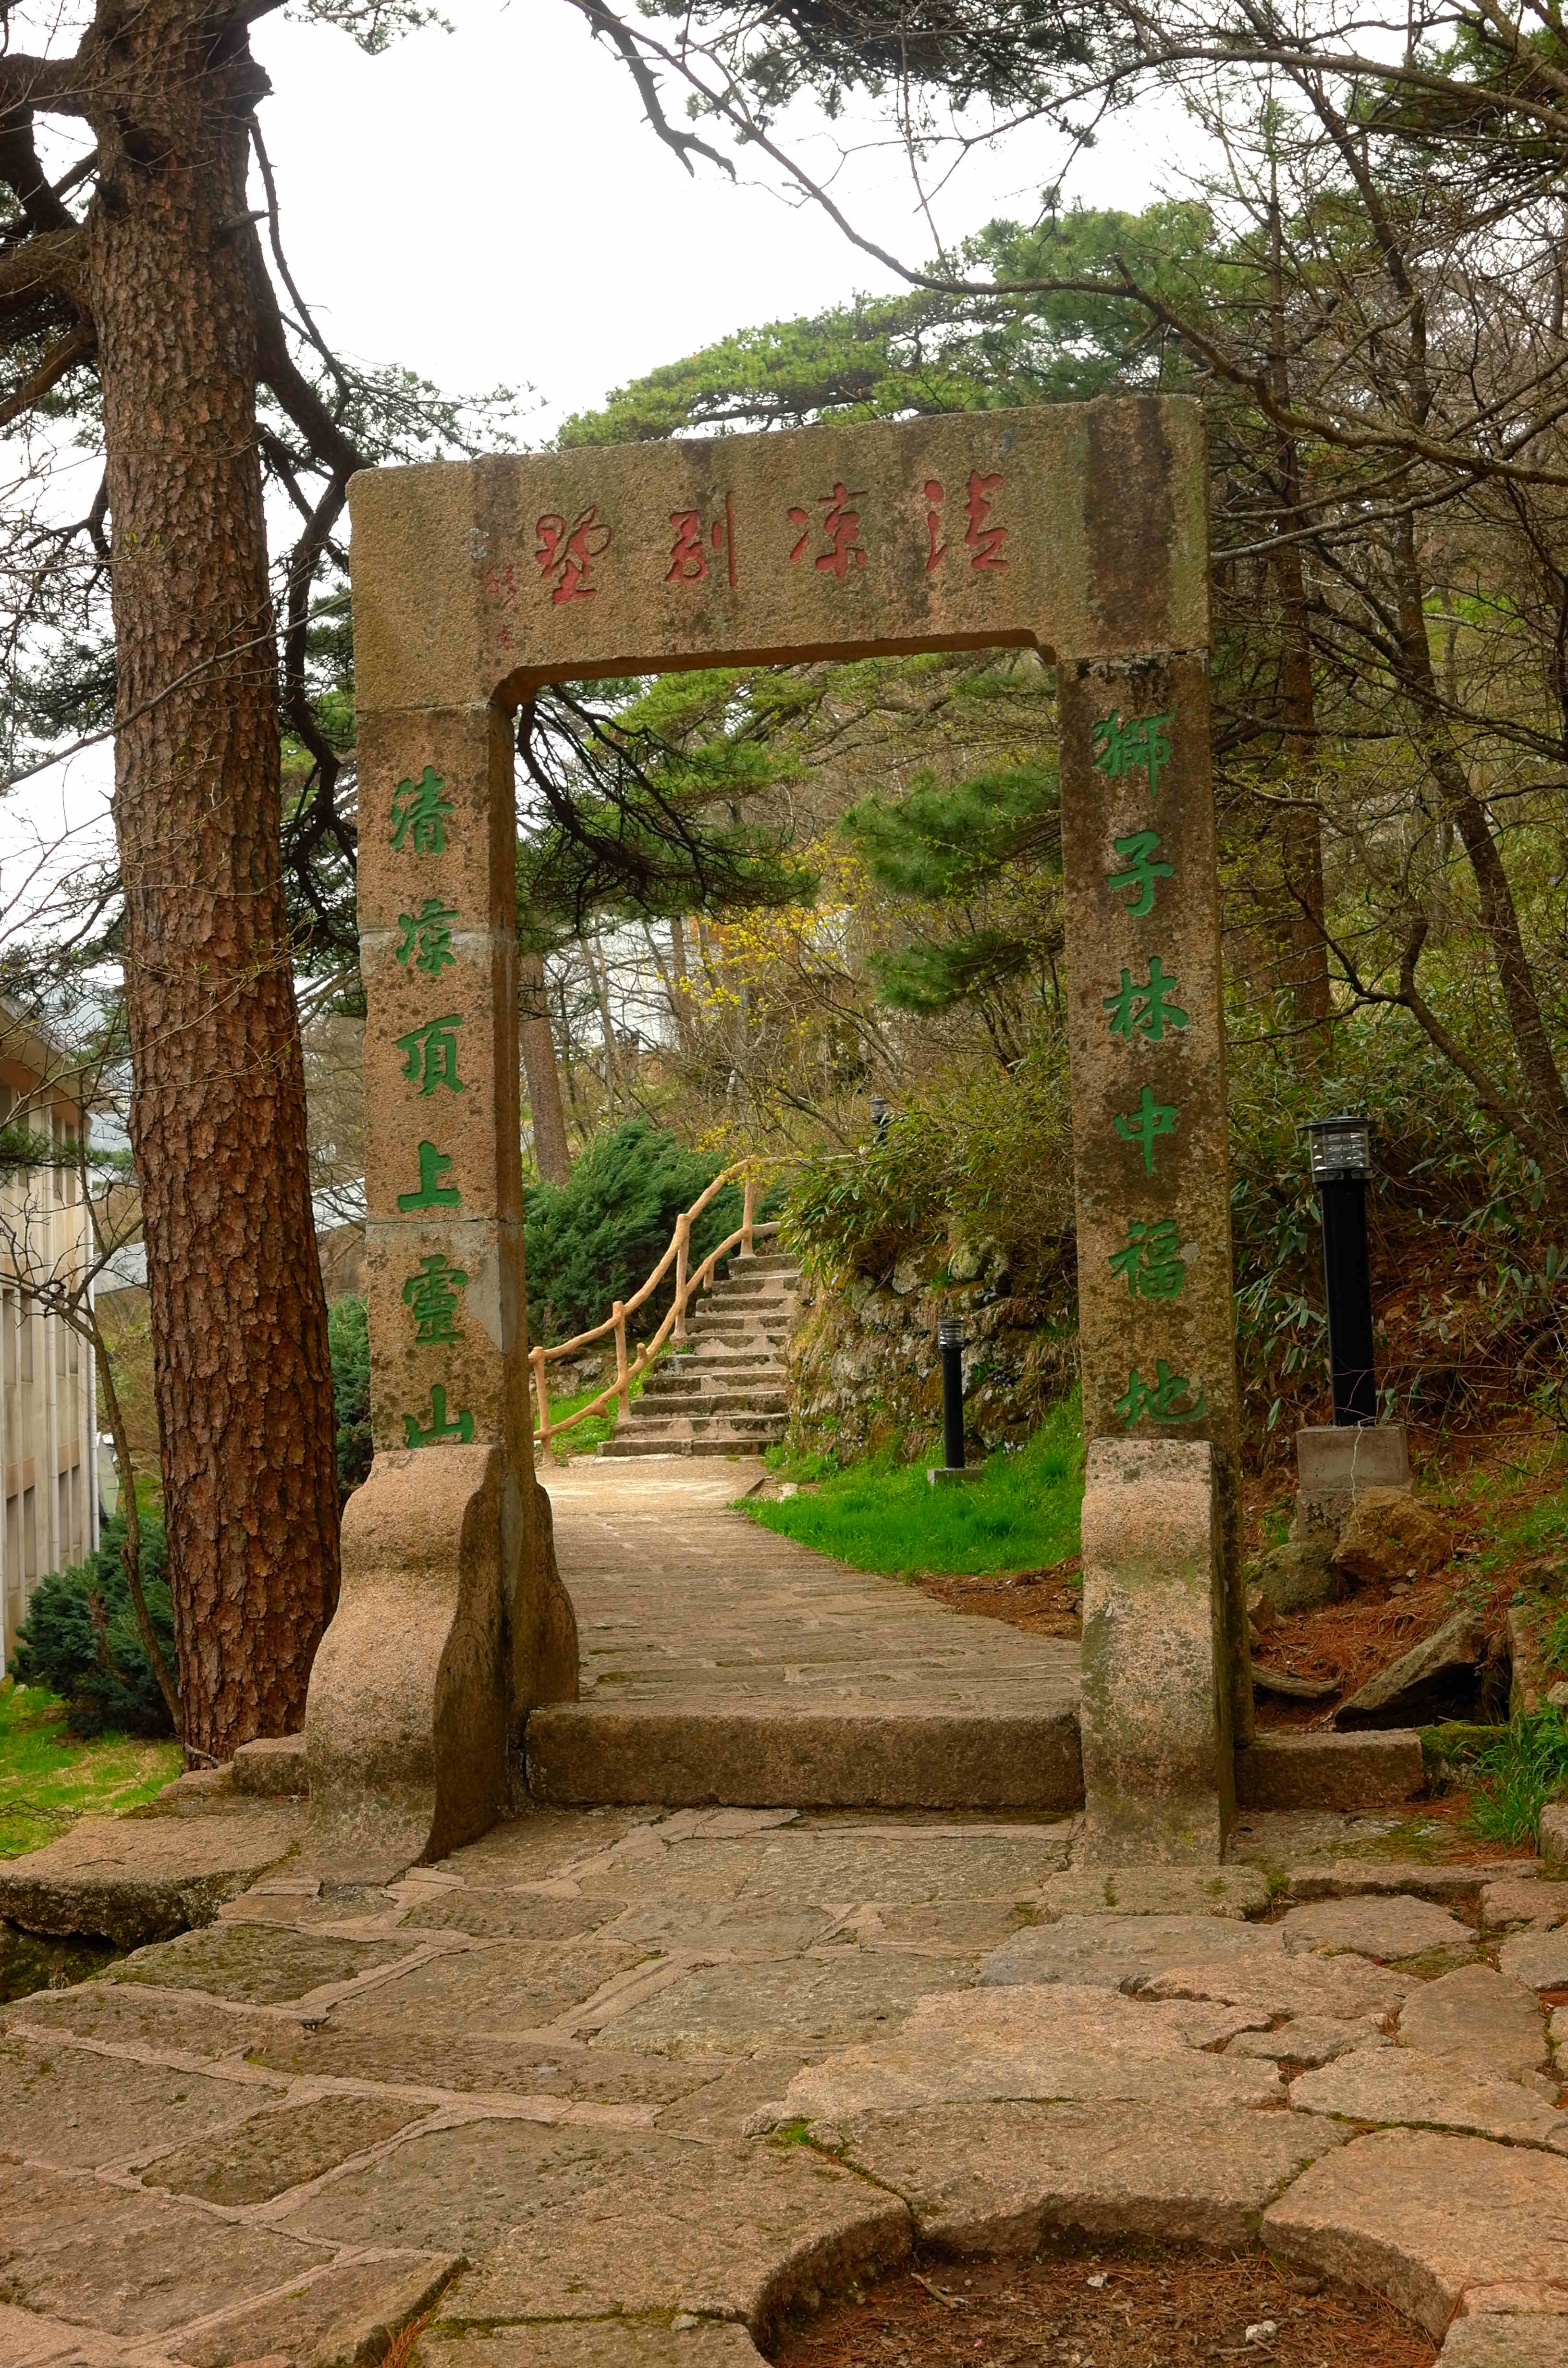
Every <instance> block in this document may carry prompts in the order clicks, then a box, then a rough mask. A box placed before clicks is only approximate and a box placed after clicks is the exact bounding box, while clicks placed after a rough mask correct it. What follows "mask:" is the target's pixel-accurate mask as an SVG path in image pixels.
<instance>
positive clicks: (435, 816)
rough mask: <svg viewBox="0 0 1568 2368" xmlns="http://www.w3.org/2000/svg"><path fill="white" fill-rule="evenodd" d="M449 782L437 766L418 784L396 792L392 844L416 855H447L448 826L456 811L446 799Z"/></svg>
mask: <svg viewBox="0 0 1568 2368" xmlns="http://www.w3.org/2000/svg"><path fill="white" fill-rule="evenodd" d="M446 786H447V785H446V783H445V781H444V780H442V779H441V776H440V774H439V773H437V770H436V768H435V767H434V765H426V768H425V770H424V771H423V773H421V775H420V776H419V779H418V780H416V781H400V782H399V783H398V785H397V787H396V789H395V790H394V791H392V845H393V847H395V848H397V849H398V850H399V851H400V853H401V852H402V850H403V848H409V849H411V850H412V852H413V853H414V854H415V855H441V854H444V853H445V852H446V846H447V824H448V822H449V819H450V817H451V815H452V814H453V812H454V811H455V809H454V808H453V806H452V803H451V801H450V800H449V798H446V797H444V796H443V795H442V791H444V790H445V788H446Z"/></svg>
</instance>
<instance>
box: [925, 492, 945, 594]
mask: <svg viewBox="0 0 1568 2368" xmlns="http://www.w3.org/2000/svg"><path fill="white" fill-rule="evenodd" d="M947 498H948V496H947V491H946V488H945V487H944V486H943V485H941V484H939V483H938V481H937V479H936V478H935V477H927V478H926V575H930V573H931V570H932V569H933V567H935V566H936V565H937V562H938V561H939V560H942V559H945V558H946V557H947V552H948V546H947V544H946V543H945V542H944V541H942V540H941V534H942V521H941V519H940V518H939V517H938V516H937V512H938V511H939V510H940V508H941V507H942V504H943V503H944V502H945V501H946V500H947Z"/></svg>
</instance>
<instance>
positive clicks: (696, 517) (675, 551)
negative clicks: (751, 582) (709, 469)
mask: <svg viewBox="0 0 1568 2368" xmlns="http://www.w3.org/2000/svg"><path fill="white" fill-rule="evenodd" d="M670 524H671V525H672V526H673V527H674V529H675V530H676V539H675V541H674V542H673V543H672V544H671V546H670V564H669V567H668V569H667V571H666V573H665V583H666V584H700V583H701V582H702V580H703V578H704V577H705V576H706V575H707V573H708V553H707V552H705V551H704V549H703V547H702V541H703V535H702V513H701V511H700V510H672V511H671V512H670ZM708 541H709V542H710V544H711V545H712V549H713V559H714V564H715V565H717V564H718V563H719V561H720V560H721V559H722V560H723V562H724V565H725V569H726V572H727V574H728V575H729V578H730V583H731V586H732V588H733V586H734V585H735V584H736V582H737V581H738V580H739V579H738V573H737V569H736V565H735V506H734V502H733V499H732V497H731V496H730V495H728V494H726V495H725V496H724V515H723V517H722V518H715V519H714V521H713V523H712V525H711V526H710V528H709V529H708Z"/></svg>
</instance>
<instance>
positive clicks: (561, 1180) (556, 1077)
mask: <svg viewBox="0 0 1568 2368" xmlns="http://www.w3.org/2000/svg"><path fill="white" fill-rule="evenodd" d="M517 997H518V1006H519V1008H518V1014H517V1042H518V1044H519V1045H520V1047H521V1049H522V1055H523V1074H524V1076H526V1077H527V1079H528V1112H529V1115H530V1116H531V1118H532V1120H533V1130H534V1158H535V1160H536V1162H537V1163H538V1167H539V1172H540V1175H541V1176H542V1177H543V1178H544V1180H545V1182H546V1183H547V1184H569V1183H570V1182H571V1180H572V1153H571V1150H570V1148H569V1147H568V1144H567V1141H566V1112H565V1110H564V1109H563V1108H562V1100H561V1073H560V1071H559V1070H558V1069H557V1067H556V1065H555V1039H554V1038H553V1036H551V1032H550V1003H549V999H548V995H547V992H546V988H545V983H544V963H543V961H542V959H541V958H540V955H538V954H519V955H518V957H517Z"/></svg>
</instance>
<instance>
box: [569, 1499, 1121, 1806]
mask: <svg viewBox="0 0 1568 2368" xmlns="http://www.w3.org/2000/svg"><path fill="white" fill-rule="evenodd" d="M761 1475H762V1466H761V1464H760V1463H757V1462H756V1461H755V1460H753V1459H744V1460H739V1459H737V1460H734V1461H731V1462H725V1463H692V1462H690V1461H687V1460H686V1459H684V1458H682V1457H678V1456H673V1457H670V1458H667V1459H665V1460H653V1461H648V1462H640V1463H635V1464H627V1463H601V1462H599V1461H598V1460H597V1458H594V1457H587V1456H584V1457H579V1458H578V1459H577V1460H576V1461H575V1462H574V1463H569V1464H566V1465H563V1466H556V1465H548V1466H547V1467H546V1468H545V1469H544V1470H543V1472H542V1474H541V1477H542V1478H543V1480H544V1483H545V1486H546V1487H547V1488H548V1489H549V1492H550V1498H551V1509H552V1512H553V1516H554V1525H555V1543H556V1552H557V1555H558V1557H559V1561H560V1565H561V1571H562V1577H563V1578H564V1580H565V1582H566V1585H567V1588H568V1589H569V1591H570V1593H571V1596H572V1600H573V1604H574V1607H575V1610H576V1613H577V1629H578V1638H579V1644H580V1650H581V1662H582V1680H581V1682H582V1699H581V1700H580V1701H579V1702H571V1703H562V1704H558V1705H556V1706H554V1707H552V1708H551V1709H548V1710H545V1711H542V1712H538V1713H535V1715H534V1716H533V1717H532V1718H531V1719H530V1720H529V1722H528V1780H529V1783H530V1785H531V1787H532V1789H533V1791H534V1793H536V1795H537V1796H538V1797H539V1798H540V1799H543V1800H547V1801H558V1802H606V1801H626V1802H637V1801H642V1800H646V1799H647V1798H648V1797H649V1796H650V1794H652V1795H653V1798H655V1799H657V1800H660V1801H663V1802H665V1804H668V1805H672V1806H674V1805H680V1804H693V1805H695V1804H703V1803H707V1802H710V1801H711V1802H722V1801H751V1802H778V1803H779V1804H784V1805H788V1806H812V1805H818V1806H821V1805H827V1804H878V1805H885V1806H888V1807H907V1806H911V1805H914V1806H917V1807H921V1806H926V1807H949V1808H951V1807H962V1808H971V1807H974V1808H993V1809H996V1808H1028V1809H1057V1810H1067V1809H1071V1808H1074V1807H1075V1806H1076V1805H1077V1804H1078V1803H1079V1802H1081V1800H1082V1798H1083V1769H1082V1762H1081V1759H1080V1756H1079V1747H1078V1647H1077V1645H1076V1644H1075V1643H1074V1642H1072V1641H1070V1640H1067V1639H1063V1638H1060V1637H1051V1636H1031V1635H1026V1634H1023V1633H1022V1631H1020V1630H1018V1629H1016V1628H1012V1627H1007V1626H1005V1625H1003V1624H1002V1623H1001V1622H996V1621H994V1620H975V1619H968V1618H965V1617H964V1616H963V1615H962V1614H960V1613H959V1612H955V1611H949V1610H948V1608H947V1607H946V1606H945V1605H943V1604H939V1603H935V1602H933V1601H932V1600H931V1599H930V1598H929V1597H928V1596H926V1595H925V1594H923V1593H922V1592H921V1590H920V1589H919V1588H916V1587H910V1586H906V1585H904V1584H903V1582H902V1581H901V1580H899V1579H896V1578H883V1577H875V1576H873V1575H871V1574H870V1573H868V1572H865V1571H855V1570H850V1569H848V1568H846V1566H845V1565H843V1564H841V1563H836V1562H834V1561H832V1560H831V1559H830V1558H829V1557H828V1556H827V1555H825V1554H812V1553H811V1552H810V1551H809V1550H808V1549H807V1548H806V1547H804V1546H801V1545H798V1544H797V1543H795V1542H794V1541H793V1540H792V1539H790V1538H784V1537H779V1536H778V1535H777V1533H776V1532H775V1531H771V1530H767V1529H764V1528H762V1527H761V1526H760V1524H758V1523H756V1522H753V1521H749V1520H744V1519H740V1518H737V1516H736V1515H735V1514H734V1513H733V1511H732V1510H731V1509H730V1508H731V1507H732V1505H733V1503H734V1501H735V1499H736V1498H737V1497H742V1496H744V1493H745V1491H746V1490H747V1489H748V1488H749V1487H751V1486H753V1485H754V1484H755V1483H756V1481H757V1480H758V1479H759V1478H760V1477H761Z"/></svg>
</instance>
